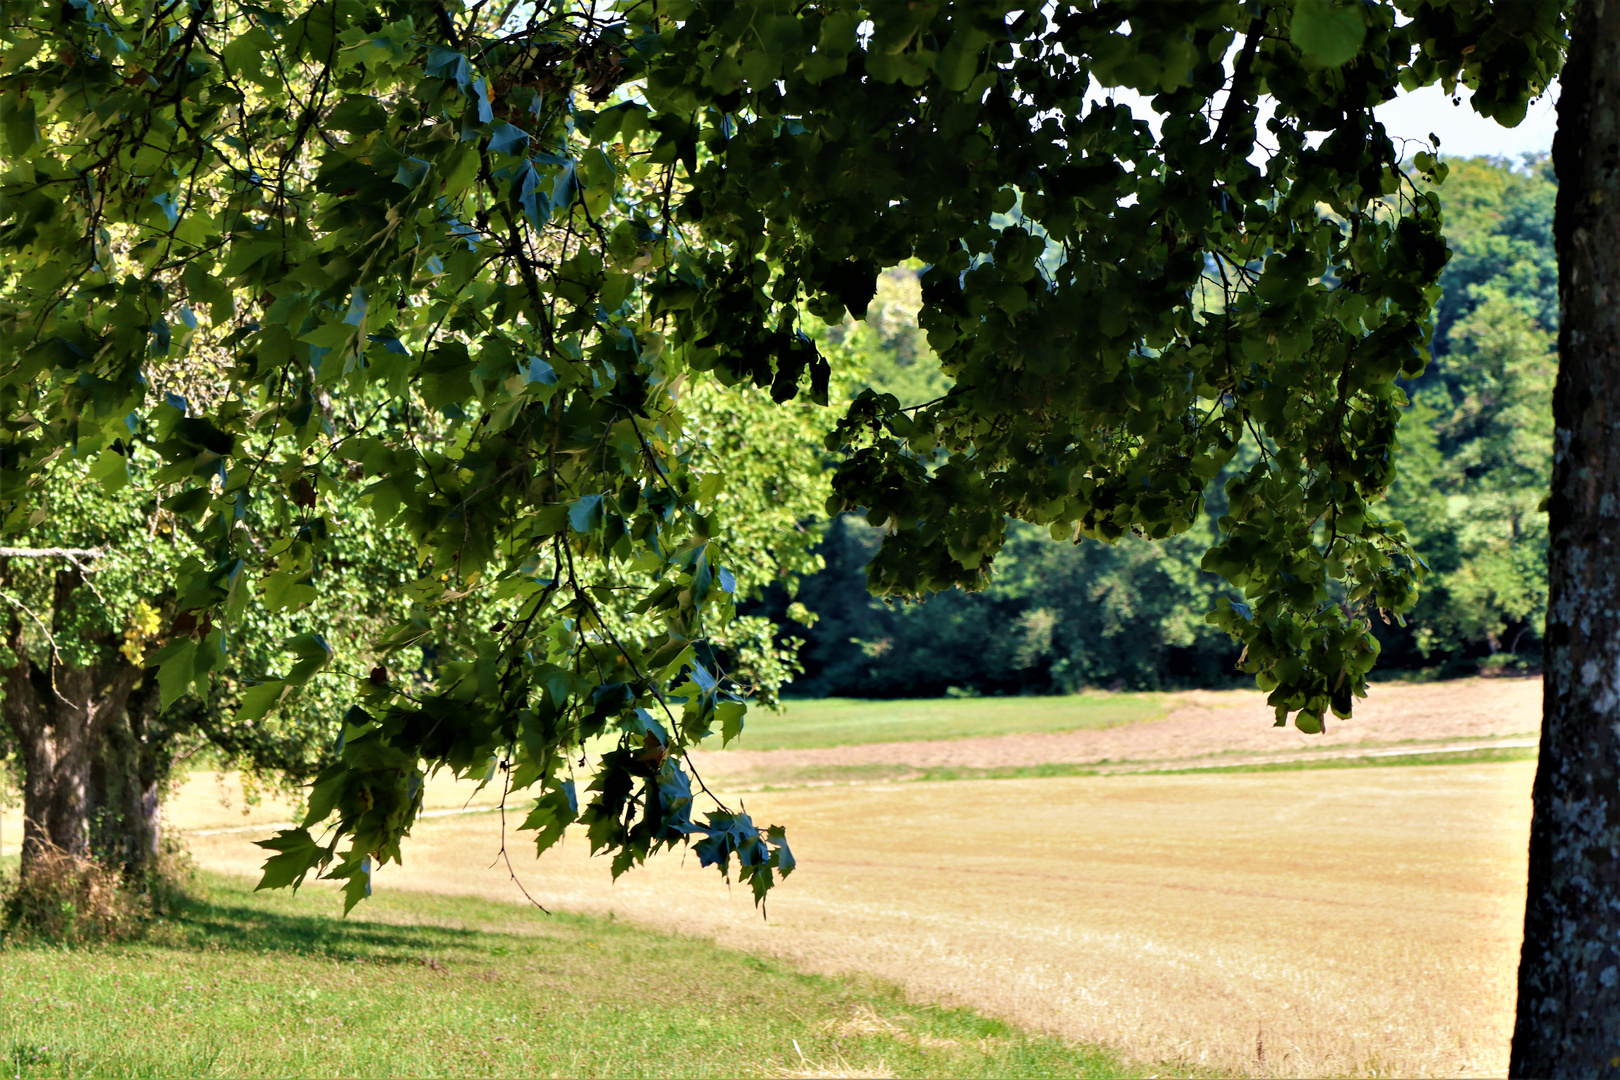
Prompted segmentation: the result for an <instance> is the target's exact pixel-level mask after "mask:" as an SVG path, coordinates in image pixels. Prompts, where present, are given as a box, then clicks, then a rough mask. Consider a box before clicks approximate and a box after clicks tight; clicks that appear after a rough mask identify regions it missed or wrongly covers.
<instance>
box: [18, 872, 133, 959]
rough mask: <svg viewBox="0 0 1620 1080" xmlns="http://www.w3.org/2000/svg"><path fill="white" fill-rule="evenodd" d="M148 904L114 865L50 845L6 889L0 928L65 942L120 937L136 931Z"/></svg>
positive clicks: (105, 939)
mask: <svg viewBox="0 0 1620 1080" xmlns="http://www.w3.org/2000/svg"><path fill="white" fill-rule="evenodd" d="M150 910H151V907H150V903H149V901H148V899H147V897H146V895H145V894H144V892H140V891H136V890H133V889H131V888H129V887H128V886H127V885H126V884H125V883H124V880H123V876H122V875H121V874H120V873H119V872H118V871H117V870H116V869H114V868H112V867H109V866H106V865H104V864H102V863H99V862H97V861H96V860H94V859H86V858H82V857H80V856H77V855H69V854H67V853H66V852H63V851H56V850H51V851H46V852H43V853H41V854H40V855H39V857H38V858H35V859H33V860H30V862H29V866H28V872H27V874H25V875H23V876H22V877H20V878H18V879H17V881H16V882H15V883H13V884H11V886H10V888H9V889H7V890H5V904H4V921H3V928H0V933H3V934H4V936H6V937H8V938H45V939H48V940H51V941H58V942H62V943H64V944H79V943H83V942H91V941H125V940H128V939H130V938H133V937H135V936H137V935H138V934H139V933H140V932H141V929H142V927H143V925H144V923H145V921H146V916H147V913H148V912H149V911H150Z"/></svg>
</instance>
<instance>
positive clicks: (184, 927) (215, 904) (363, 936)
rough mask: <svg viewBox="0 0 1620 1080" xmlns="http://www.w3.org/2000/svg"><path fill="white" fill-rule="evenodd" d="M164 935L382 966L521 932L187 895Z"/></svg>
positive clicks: (200, 945) (176, 940) (170, 940)
mask: <svg viewBox="0 0 1620 1080" xmlns="http://www.w3.org/2000/svg"><path fill="white" fill-rule="evenodd" d="M165 930H166V932H165V933H163V934H162V935H161V936H160V937H159V938H158V941H160V942H161V943H162V944H164V945H168V946H171V947H176V948H192V949H214V950H220V951H227V952H243V953H255V954H261V953H275V954H278V955H282V956H300V955H302V956H319V957H321V958H323V959H329V960H354V961H364V962H367V963H377V964H407V963H422V962H423V960H422V958H423V957H424V956H443V955H445V954H446V953H450V952H461V951H464V950H474V951H477V952H479V953H480V954H482V953H486V952H488V946H489V944H490V943H491V942H495V941H499V942H500V943H502V944H504V943H506V942H507V941H508V940H509V939H510V940H515V939H517V938H518V937H519V935H516V934H511V933H504V932H501V931H498V930H468V929H463V928H459V927H452V926H435V925H432V924H417V925H400V924H397V923H388V922H378V921H373V920H369V919H342V918H339V917H336V916H333V915H327V914H297V913H293V912H283V911H275V910H273V909H270V908H268V907H259V906H256V905H251V904H240V903H238V904H233V903H228V902H220V901H215V900H209V899H203V898H195V897H193V898H187V899H185V900H183V901H181V902H180V903H179V904H178V905H177V906H176V908H175V910H174V912H173V914H172V916H171V918H170V920H169V921H168V923H167V926H166V928H165Z"/></svg>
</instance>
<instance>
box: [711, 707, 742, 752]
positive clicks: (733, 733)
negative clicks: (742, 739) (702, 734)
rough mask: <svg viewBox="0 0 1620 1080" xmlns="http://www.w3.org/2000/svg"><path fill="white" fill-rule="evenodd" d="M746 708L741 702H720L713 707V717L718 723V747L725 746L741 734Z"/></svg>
mask: <svg viewBox="0 0 1620 1080" xmlns="http://www.w3.org/2000/svg"><path fill="white" fill-rule="evenodd" d="M747 714H748V706H747V705H746V704H744V703H743V702H741V701H722V702H719V703H718V704H716V705H715V707H714V715H715V716H716V717H717V718H718V719H719V721H720V745H721V746H727V745H729V744H730V743H731V740H732V739H735V738H736V737H737V736H738V735H741V734H742V729H743V717H744V716H746V715H747Z"/></svg>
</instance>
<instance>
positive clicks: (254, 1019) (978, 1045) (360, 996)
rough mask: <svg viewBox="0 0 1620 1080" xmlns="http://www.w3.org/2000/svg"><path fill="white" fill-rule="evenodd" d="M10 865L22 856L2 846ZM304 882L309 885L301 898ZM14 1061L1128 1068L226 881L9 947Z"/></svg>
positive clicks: (481, 1071) (727, 978) (731, 968)
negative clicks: (156, 916)
mask: <svg viewBox="0 0 1620 1080" xmlns="http://www.w3.org/2000/svg"><path fill="white" fill-rule="evenodd" d="M7 861H8V862H11V863H13V864H14V863H15V860H7ZM311 893H313V894H315V895H310V894H311ZM0 1069H3V1070H4V1072H5V1074H6V1075H7V1076H9V1077H13V1078H21V1077H45V1076H51V1077H81V1076H82V1077H89V1076H117V1077H145V1076H179V1075H184V1076H214V1075H243V1074H247V1075H253V1076H331V1075H339V1076H345V1075H347V1076H354V1075H364V1076H401V1075H409V1076H515V1075H525V1076H545V1075H550V1076H557V1075H563V1076H747V1075H766V1076H779V1077H784V1076H794V1075H805V1076H810V1075H846V1076H857V1075H896V1076H942V1075H948V1076H1007V1077H1018V1076H1052V1075H1064V1076H1098V1077H1102V1076H1121V1075H1133V1074H1132V1073H1131V1072H1130V1071H1129V1070H1125V1069H1123V1068H1122V1067H1121V1065H1120V1063H1119V1061H1118V1060H1117V1059H1115V1058H1112V1057H1110V1056H1107V1055H1106V1054H1104V1053H1102V1052H1100V1051H1096V1050H1092V1049H1087V1048H1081V1047H1074V1046H1071V1045H1068V1044H1066V1043H1063V1042H1061V1041H1058V1040H1056V1039H1050V1038H1043V1037H1037V1036H1031V1035H1026V1034H1024V1033H1021V1032H1019V1031H1017V1030H1014V1029H1012V1028H1010V1027H1009V1026H1008V1025H1006V1024H1004V1023H1002V1022H1001V1021H998V1020H994V1019H989V1018H986V1017H984V1016H980V1015H978V1014H975V1013H972V1012H969V1011H966V1010H961V1009H940V1008H932V1007H928V1006H920V1005H917V1004H910V1003H907V1002H906V1001H905V999H904V998H903V997H902V996H901V994H900V993H899V991H898V990H896V989H894V988H893V987H891V986H888V985H886V984H881V983H877V982H874V981H871V980H860V981H857V980H851V979H831V978H824V977H819V976H813V975H806V974H801V973H798V972H795V971H793V970H791V969H789V968H787V967H784V966H783V965H780V964H778V963H774V962H772V961H769V960H762V959H758V958H756V957H752V956H748V955H746V954H744V953H740V952H734V951H730V950H726V949H723V948H720V947H718V946H716V945H714V944H712V943H710V942H707V941H704V940H702V939H697V938H683V937H673V936H666V935H661V934H658V933H654V932H651V931H649V930H645V929H640V928H637V927H634V926H631V925H628V924H626V923H623V922H617V921H614V920H613V919H612V918H611V917H610V918H592V917H584V916H575V915H563V914H558V915H551V916H547V915H544V914H542V913H540V912H538V911H535V910H533V909H528V908H518V907H515V906H513V905H511V904H500V903H491V902H489V901H484V900H477V899H464V898H446V897H436V896H431V895H424V894H421V893H415V894H404V895H398V894H395V895H378V896H376V897H374V898H373V899H371V900H370V901H369V902H368V903H367V904H365V905H363V907H362V909H360V910H357V911H356V913H355V915H354V916H352V917H351V918H350V919H348V920H347V921H345V920H342V919H339V918H337V917H335V915H334V914H333V897H332V896H331V894H330V892H329V891H328V890H325V889H311V890H307V891H306V892H305V894H303V895H301V896H298V897H293V896H290V895H285V894H281V893H277V894H273V895H266V894H254V893H252V892H250V891H248V886H246V885H245V884H242V883H241V882H239V881H237V880H235V879H230V878H222V877H211V878H208V879H207V880H206V898H203V899H196V900H193V901H191V902H189V903H188V904H186V905H185V906H184V907H183V908H182V910H181V911H180V912H179V913H178V914H177V916H176V917H174V918H171V919H168V920H165V921H163V922H162V923H159V924H158V925H156V926H155V927H154V928H153V932H152V934H151V936H150V937H149V939H148V940H145V941H142V942H138V943H134V944H128V945H118V946H103V947H99V948H93V949H89V948H87V949H72V950H69V949H62V948H58V947H51V946H48V945H41V944H17V943H12V944H9V945H7V946H5V947H3V948H0Z"/></svg>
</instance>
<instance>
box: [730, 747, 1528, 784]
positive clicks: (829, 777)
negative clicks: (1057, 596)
mask: <svg viewBox="0 0 1620 1080" xmlns="http://www.w3.org/2000/svg"><path fill="white" fill-rule="evenodd" d="M1535 757H1536V748H1535V747H1533V746H1509V747H1500V748H1494V747H1482V748H1480V749H1477V750H1462V751H1456V752H1453V753H1443V754H1436V753H1427V752H1425V751H1423V750H1421V749H1417V748H1414V749H1412V750H1411V751H1409V752H1405V753H1399V754H1391V753H1381V754H1380V756H1378V757H1349V756H1346V757H1316V758H1311V757H1300V758H1296V759H1287V760H1283V761H1267V762H1251V763H1248V764H1240V765H1194V766H1188V767H1185V768H1148V767H1142V768H1136V767H1132V765H1131V763H1130V762H1111V763H1105V764H1101V765H1088V764H1078V763H1075V764H1071V763H1067V762H1049V763H1047V764H1043V765H997V766H988V767H985V768H975V767H973V766H968V765H931V766H912V765H889V764H880V765H812V766H807V767H804V768H800V769H784V770H782V771H781V772H780V773H779V774H777V775H775V776H773V777H772V779H771V781H769V782H766V783H763V784H761V785H760V786H759V790H762V791H779V790H788V789H792V788H798V787H804V786H806V785H811V786H819V785H836V784H881V783H915V782H918V781H951V780H1040V779H1045V778H1048V777H1056V776H1124V775H1131V776H1180V775H1187V774H1195V773H1271V772H1300V771H1303V770H1309V769H1368V768H1393V767H1397V766H1405V765H1480V764H1488V763H1492V762H1499V761H1533V760H1534V759H1535Z"/></svg>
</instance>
